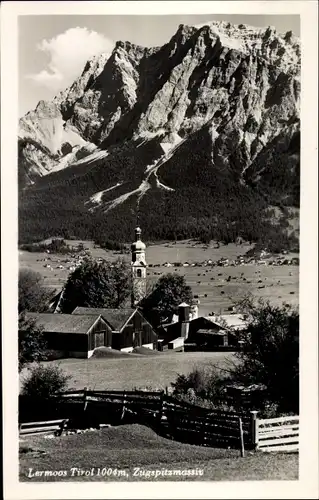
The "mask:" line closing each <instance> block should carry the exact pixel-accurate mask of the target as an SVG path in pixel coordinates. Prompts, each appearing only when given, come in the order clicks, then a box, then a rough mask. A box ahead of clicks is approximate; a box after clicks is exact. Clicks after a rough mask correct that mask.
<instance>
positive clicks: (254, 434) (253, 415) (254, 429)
mask: <svg viewBox="0 0 319 500" xmlns="http://www.w3.org/2000/svg"><path fill="white" fill-rule="evenodd" d="M257 413H258V411H256V410H253V411H251V412H250V422H251V440H252V443H253V447H254V450H257V448H258V418H257Z"/></svg>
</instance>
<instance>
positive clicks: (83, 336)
mask: <svg viewBox="0 0 319 500" xmlns="http://www.w3.org/2000/svg"><path fill="white" fill-rule="evenodd" d="M26 319H33V320H35V324H36V326H37V327H39V328H41V329H42V330H43V333H44V336H45V339H46V341H47V348H48V351H50V357H52V358H54V359H59V358H89V357H90V356H92V354H93V351H94V349H95V348H96V347H101V346H109V347H111V345H112V330H111V328H110V327H109V325H108V324H107V323H106V321H105V320H104V319H103V318H102V317H101V315H100V314H97V313H96V314H79V315H73V314H56V313H30V312H28V313H26ZM23 334H24V332H23V331H20V332H19V339H20V340H22V338H23Z"/></svg>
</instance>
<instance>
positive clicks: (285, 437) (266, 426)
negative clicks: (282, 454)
mask: <svg viewBox="0 0 319 500" xmlns="http://www.w3.org/2000/svg"><path fill="white" fill-rule="evenodd" d="M254 434H255V448H256V449H257V450H261V451H298V449H299V416H296V415H295V416H291V417H278V418H266V419H256V423H255V432H254Z"/></svg>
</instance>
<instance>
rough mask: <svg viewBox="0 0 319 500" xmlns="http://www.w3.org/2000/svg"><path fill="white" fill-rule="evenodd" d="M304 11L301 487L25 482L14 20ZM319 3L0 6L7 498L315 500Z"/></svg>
mask: <svg viewBox="0 0 319 500" xmlns="http://www.w3.org/2000/svg"><path fill="white" fill-rule="evenodd" d="M123 13H125V15H130V14H132V15H137V14H138V15H141V14H143V15H147V14H148V15H150V14H152V15H153V14H156V15H164V14H166V15H167V14H184V15H185V14H255V15H256V14H261V15H262V14H264V15H266V14H268V15H269V14H283V15H284V14H300V15H301V40H302V103H301V106H302V108H301V116H302V156H301V164H302V188H301V206H302V209H301V233H300V234H301V266H300V272H301V276H300V277H301V280H300V313H301V323H300V327H301V343H300V349H301V412H300V417H301V431H300V477H299V480H298V481H267V482H264V481H256V482H250V481H238V482H224V481H223V482H218V481H216V482H196V483H195V482H187V483H186V482H178V483H170V482H163V483H129V485H126V484H124V483H105V484H103V483H94V487H92V483H83V482H81V483H69V482H68V483H54V487H52V483H51V484H50V483H47V484H43V483H38V484H28V483H19V482H18V481H17V478H18V462H17V452H18V431H17V425H16V420H15V418H14V416H16V415H17V397H16V395H17V394H18V380H17V379H18V378H17V373H18V371H17V362H16V359H17V340H16V331H17V312H16V304H17V287H16V283H17V275H18V252H17V248H16V242H17V234H18V225H17V191H16V186H17V171H16V156H17V151H16V137H17V119H16V117H17V116H18V106H17V95H18V85H17V16H18V15H31V14H32V15H41V14H42V15H43V14H47V15H48V14H73V15H74V14H77V15H79V14H83V15H85V14H87V15H88V14H91V15H92V14H123ZM317 16H318V12H317V2H316V1H315V0H303V1H281V0H278V1H274V2H273V1H263V2H258V1H254V2H252V1H246V2H242V1H232V2H231V1H229V2H228V1H222V2H215V1H214V2H208V1H206V2H199V1H188V2H181V1H175V2H169V1H167V2H166V1H163V2H145V1H141V2H135V1H128V2H118V1H117V2H107V1H105V2H68V1H65V2H55V1H54V2H44V1H41V2H38V1H36V2H2V5H1V66H2V68H1V69H2V72H1V110H2V113H1V132H2V133H1V160H2V162H1V165H2V169H1V170H2V171H1V180H2V182H1V203H2V207H1V208H2V210H1V222H2V224H1V229H2V254H1V256H2V318H3V319H2V322H3V325H2V326H3V329H2V331H3V383H4V426H3V431H4V433H3V435H4V493H5V498H6V499H8V500H9V499H10V500H11V499H12V500H20V499H30V500H37V499H43V498H45V499H55V498H70V499H71V498H72V499H73V498H74V499H82V498H154V499H155V498H220V499H223V498H236V499H241V498H296V499H303V498H317V496H318V430H317V429H318V378H317V375H318V369H317V368H318V347H317V346H318V328H317V303H318V300H317V299H318V295H317V276H318V267H317V263H318V248H317V234H318V233H317V229H318V217H317V194H318V191H317V186H318V174H317V162H316V159H317V154H318V150H317V144H318V143H317V137H318V121H317V117H318V114H317V113H318V99H317V91H318V75H317V69H318V49H317V47H318V39H317V38H318V34H317V33H318V31H317V30H318V28H317Z"/></svg>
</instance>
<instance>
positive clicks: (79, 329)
mask: <svg viewBox="0 0 319 500" xmlns="http://www.w3.org/2000/svg"><path fill="white" fill-rule="evenodd" d="M25 316H26V319H29V318H32V319H35V320H36V324H37V325H38V326H39V327H40V326H41V327H42V328H43V331H44V332H50V333H87V332H88V330H89V329H90V328H91V326H92V325H93V324H94V323H95V321H96V320H97V319H98V317H99V314H94V315H92V314H81V315H73V314H59V313H30V312H29V313H26V315H25Z"/></svg>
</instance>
